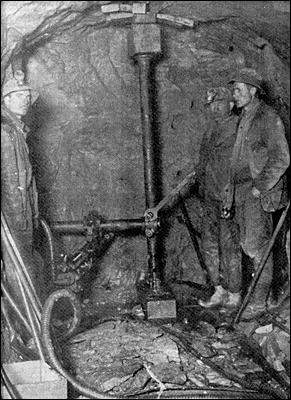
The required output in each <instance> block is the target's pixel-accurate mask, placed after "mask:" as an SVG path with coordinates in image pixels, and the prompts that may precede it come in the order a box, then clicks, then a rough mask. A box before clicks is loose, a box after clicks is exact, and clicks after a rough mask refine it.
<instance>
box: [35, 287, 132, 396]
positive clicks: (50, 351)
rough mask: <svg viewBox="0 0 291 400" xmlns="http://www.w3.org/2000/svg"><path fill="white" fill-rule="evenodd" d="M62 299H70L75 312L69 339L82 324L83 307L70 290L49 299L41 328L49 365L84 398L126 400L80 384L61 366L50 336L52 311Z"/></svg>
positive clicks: (45, 304)
mask: <svg viewBox="0 0 291 400" xmlns="http://www.w3.org/2000/svg"><path fill="white" fill-rule="evenodd" d="M61 298H67V299H69V300H70V302H71V304H72V307H73V311H74V318H73V322H72V324H71V327H70V329H69V332H68V334H67V335H66V337H68V336H69V335H72V334H73V333H74V332H75V331H76V329H77V328H78V326H79V323H80V316H81V306H80V303H79V301H78V299H77V297H76V295H75V294H74V293H73V292H71V291H70V290H68V289H61V290H57V291H55V292H53V293H52V294H51V295H50V296H49V297H48V298H47V300H46V301H45V303H44V306H43V313H42V319H41V327H42V341H43V346H44V350H45V352H46V354H47V357H48V363H49V364H50V365H51V367H53V368H54V369H55V370H56V371H57V372H58V373H59V374H61V375H62V376H64V377H65V378H66V379H67V381H68V382H70V384H71V385H72V386H73V388H74V389H76V390H77V391H78V392H80V393H81V394H83V395H84V396H88V397H89V398H94V399H121V398H125V397H120V396H118V397H117V396H110V395H106V394H104V393H101V392H98V391H96V390H95V389H94V388H92V387H90V386H87V385H85V384H83V383H81V382H78V381H77V380H76V379H75V378H74V377H73V376H72V375H71V374H69V373H68V372H67V371H66V370H65V369H64V367H63V366H62V365H61V363H60V361H59V360H58V358H57V356H56V354H55V351H54V346H53V342H52V339H51V335H50V324H51V316H52V310H53V307H54V305H55V303H56V302H57V301H58V300H59V299H61Z"/></svg>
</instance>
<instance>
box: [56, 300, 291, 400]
mask: <svg viewBox="0 0 291 400" xmlns="http://www.w3.org/2000/svg"><path fill="white" fill-rule="evenodd" d="M281 311H282V314H284V316H285V317H286V318H285V321H284V322H283V323H282V325H281V328H278V327H277V328H274V329H273V328H272V331H270V330H268V329H267V330H266V329H265V328H266V325H260V323H258V322H257V321H251V322H241V323H240V324H239V325H238V326H237V327H236V330H235V331H228V330H227V329H226V328H225V327H222V326H221V327H217V328H216V329H215V328H214V326H213V325H212V324H210V323H208V322H206V321H203V320H200V321H197V324H196V327H195V328H191V326H189V325H185V324H183V323H175V324H167V325H160V326H159V325H157V324H155V325H153V324H152V323H149V322H144V321H142V320H138V319H134V320H133V319H132V318H130V317H129V315H130V313H129V314H127V316H125V315H124V317H123V318H120V317H115V318H113V319H111V320H107V321H105V322H100V324H99V325H97V326H96V327H95V328H93V329H90V330H89V331H86V332H82V333H79V334H77V335H76V336H75V337H74V338H72V339H71V340H70V341H69V342H68V343H67V344H66V347H65V348H64V351H63V353H64V354H69V355H68V356H67V357H66V360H67V362H68V365H69V366H70V369H71V372H72V373H73V374H74V375H76V377H77V378H78V379H79V380H80V381H82V382H85V383H86V384H89V385H91V386H94V387H95V388H96V389H97V390H100V391H101V392H106V393H108V394H113V395H114V394H115V395H116V394H127V395H128V394H130V393H131V394H133V393H139V392H142V391H143V392H145V391H148V390H150V389H157V390H160V392H161V391H163V390H166V389H169V388H172V389H173V388H176V389H182V388H184V389H186V388H195V387H196V388H205V389H206V388H211V387H212V388H240V389H241V388H244V389H249V388H250V387H248V386H247V385H251V384H252V383H253V384H260V383H263V382H264V384H265V385H267V384H269V385H271V386H270V387H273V389H274V390H277V389H278V384H277V383H276V381H275V380H273V379H271V378H270V376H268V375H267V374H266V372H265V371H264V370H263V368H262V366H261V365H260V364H259V363H258V362H257V361H256V358H255V357H252V356H251V355H250V354H248V353H247V352H246V350H245V348H244V346H242V344H241V342H240V341H239V339H238V338H239V336H240V332H243V333H244V334H246V336H248V337H253V338H255V340H257V341H258V343H260V341H262V338H264V343H265V344H264V345H263V346H262V345H261V346H262V350H263V354H264V356H265V357H266V359H267V361H268V362H269V363H270V365H272V366H273V367H274V368H275V369H276V370H277V371H279V373H280V374H281V376H282V377H283V378H284V379H285V380H286V382H288V381H289V378H288V362H290V352H289V351H288V350H287V346H288V344H289V339H290V336H289V337H288V334H286V329H288V328H287V324H288V321H287V319H288V315H289V317H290V313H289V312H288V311H287V309H286V307H285V309H283V310H281ZM288 313H289V314H288ZM287 314H288V315H287ZM255 329H256V331H259V332H261V333H260V334H257V333H255ZM179 337H180V338H182V339H183V340H184V341H185V339H186V341H187V342H188V347H187V346H186V347H184V345H183V342H181V341H180V340H179ZM258 338H260V339H258ZM280 338H281V339H280ZM266 343H267V345H266ZM274 343H275V344H274ZM189 345H190V347H191V346H192V350H191V348H190V347H189ZM264 346H265V349H264ZM266 346H273V347H272V349H273V350H272V351H270V348H269V347H268V348H267V347H266ZM275 346H276V349H275ZM193 350H194V352H196V353H193ZM274 351H275V352H276V351H277V354H276V357H275V359H274V358H272V357H273V354H274ZM278 352H281V353H280V354H281V355H280V357H278V354H279V353H278ZM280 360H281V361H282V362H281V363H280V365H279V361H280ZM211 363H214V364H215V365H216V367H214V366H213V364H211ZM284 365H285V367H286V368H285V367H284ZM217 368H218V369H217ZM244 383H245V385H244ZM278 390H279V389H278Z"/></svg>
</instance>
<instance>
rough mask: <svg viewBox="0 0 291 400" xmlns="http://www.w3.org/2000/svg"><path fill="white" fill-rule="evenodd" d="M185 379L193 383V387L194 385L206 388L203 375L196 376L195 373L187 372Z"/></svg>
mask: <svg viewBox="0 0 291 400" xmlns="http://www.w3.org/2000/svg"><path fill="white" fill-rule="evenodd" d="M187 377H188V379H189V380H190V381H191V382H192V383H194V385H196V386H198V387H205V386H207V385H206V384H205V381H204V377H203V375H200V374H196V373H195V372H192V371H191V372H188V373H187Z"/></svg>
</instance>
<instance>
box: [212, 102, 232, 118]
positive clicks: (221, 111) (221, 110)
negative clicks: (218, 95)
mask: <svg viewBox="0 0 291 400" xmlns="http://www.w3.org/2000/svg"><path fill="white" fill-rule="evenodd" d="M232 107H233V103H232V102H230V101H229V100H228V99H223V100H216V101H213V102H212V103H211V104H210V110H211V112H212V113H213V114H214V115H215V116H217V117H224V116H226V115H228V114H229V113H230V111H231V109H232Z"/></svg>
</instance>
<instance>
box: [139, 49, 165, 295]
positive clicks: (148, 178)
mask: <svg viewBox="0 0 291 400" xmlns="http://www.w3.org/2000/svg"><path fill="white" fill-rule="evenodd" d="M151 59H152V55H151V54H138V55H137V56H136V60H137V62H138V69H139V88H140V109H141V123H142V138H143V161H144V188H145V202H146V209H148V208H152V207H154V206H155V205H156V204H157V201H158V197H157V195H158V188H157V185H156V182H155V173H156V171H155V148H154V147H155V132H154V129H153V117H152V110H151V98H150V78H149V75H150V67H151V66H150V64H151ZM147 248H148V273H149V285H150V288H151V289H152V290H154V291H155V292H157V291H159V289H160V276H159V265H158V257H157V237H156V236H153V237H151V238H149V237H148V238H147Z"/></svg>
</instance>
